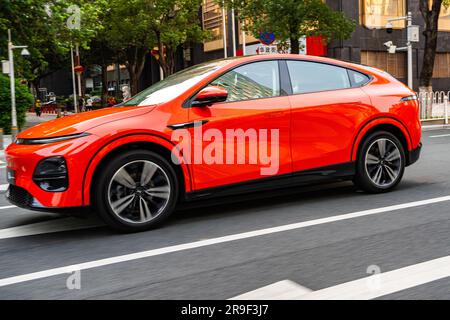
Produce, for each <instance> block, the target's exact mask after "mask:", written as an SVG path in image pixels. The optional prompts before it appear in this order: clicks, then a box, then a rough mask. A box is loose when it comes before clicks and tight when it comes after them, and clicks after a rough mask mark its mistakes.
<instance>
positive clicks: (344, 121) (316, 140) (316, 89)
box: [286, 60, 373, 172]
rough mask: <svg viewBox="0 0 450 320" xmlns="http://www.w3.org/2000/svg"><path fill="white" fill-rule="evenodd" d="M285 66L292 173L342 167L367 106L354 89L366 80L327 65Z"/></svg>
mask: <svg viewBox="0 0 450 320" xmlns="http://www.w3.org/2000/svg"><path fill="white" fill-rule="evenodd" d="M286 63H287V69H288V72H289V77H290V80H291V84H292V93H293V94H292V95H291V96H290V97H289V100H290V103H291V106H292V125H291V135H292V165H293V171H294V172H298V171H303V170H307V169H312V168H320V167H326V166H331V165H338V164H348V163H349V161H350V160H351V151H352V147H353V142H354V138H355V135H356V132H357V130H358V129H359V127H360V125H361V123H362V121H363V120H364V119H367V117H368V115H370V114H371V112H370V110H371V109H372V108H373V107H372V106H371V101H370V98H369V96H368V95H367V94H366V93H365V92H364V91H363V90H362V89H361V88H360V86H362V85H363V84H365V83H367V82H368V81H369V80H370V78H369V77H368V76H367V75H364V74H362V73H359V72H356V71H354V70H349V69H346V68H343V67H340V66H335V65H331V64H325V63H318V62H311V61H300V60H297V61H296V60H289V61H286Z"/></svg>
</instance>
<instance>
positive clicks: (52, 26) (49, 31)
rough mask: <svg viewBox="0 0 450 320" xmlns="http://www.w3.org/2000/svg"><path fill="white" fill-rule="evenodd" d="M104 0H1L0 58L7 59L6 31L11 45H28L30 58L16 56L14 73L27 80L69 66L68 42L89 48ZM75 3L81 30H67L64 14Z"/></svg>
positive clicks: (103, 8)
mask: <svg viewBox="0 0 450 320" xmlns="http://www.w3.org/2000/svg"><path fill="white" fill-rule="evenodd" d="M106 3H107V1H106V0H95V1H90V0H73V1H70V0H2V1H0V59H7V56H8V55H7V46H6V44H7V30H8V29H11V31H12V36H13V39H12V40H13V43H14V44H16V45H28V50H29V51H30V54H31V55H30V56H29V57H27V58H22V57H20V56H19V55H18V54H17V53H16V57H17V58H16V60H15V65H16V72H17V76H18V77H20V78H25V79H28V80H30V81H33V80H35V79H38V78H39V77H40V76H42V75H43V74H45V73H47V72H51V71H52V70H57V69H59V68H61V67H62V66H64V65H68V64H69V63H70V55H69V53H68V52H69V49H70V45H71V43H75V42H78V43H79V44H80V45H81V46H82V47H84V48H86V49H87V48H89V43H90V40H91V39H92V38H93V37H94V36H95V35H96V33H97V31H98V30H99V29H101V28H102V25H101V24H99V23H98V16H99V15H100V14H101V13H102V12H103V11H104V10H105V5H106ZM73 4H76V5H78V6H79V7H80V10H81V12H80V13H81V28H80V30H69V29H68V28H67V23H66V22H67V19H68V18H69V17H70V16H71V15H72V13H69V12H67V8H68V7H69V6H70V5H73Z"/></svg>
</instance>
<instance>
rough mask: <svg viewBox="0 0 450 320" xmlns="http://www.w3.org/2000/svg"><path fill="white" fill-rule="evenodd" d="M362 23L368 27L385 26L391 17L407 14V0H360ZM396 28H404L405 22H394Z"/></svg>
mask: <svg viewBox="0 0 450 320" xmlns="http://www.w3.org/2000/svg"><path fill="white" fill-rule="evenodd" d="M359 12H360V19H361V24H363V25H364V26H366V27H368V28H384V27H385V26H386V24H387V22H388V19H390V18H397V17H402V16H404V15H406V13H405V12H406V1H405V0H360V11H359ZM392 25H393V27H394V28H404V27H405V22H404V21H403V20H402V21H394V22H392Z"/></svg>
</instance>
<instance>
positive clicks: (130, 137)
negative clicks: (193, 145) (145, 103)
mask: <svg viewBox="0 0 450 320" xmlns="http://www.w3.org/2000/svg"><path fill="white" fill-rule="evenodd" d="M136 142H147V143H153V144H157V145H159V146H161V147H163V148H166V149H167V150H169V151H171V152H172V150H173V148H174V147H175V144H174V143H173V142H171V141H170V140H168V139H166V138H164V137H161V136H159V135H157V134H152V133H131V134H127V135H123V136H118V137H115V138H112V139H109V140H108V141H106V142H105V143H104V144H103V145H102V147H100V148H99V149H98V151H97V152H96V153H95V154H94V156H93V157H92V158H91V159H90V161H89V163H88V166H87V168H86V171H85V172H84V177H83V205H86V206H87V205H89V204H90V203H91V201H90V200H91V199H90V189H91V184H92V179H93V176H94V172H95V169H96V168H97V166H98V165H99V164H100V162H101V161H102V160H103V158H104V157H105V156H106V155H107V154H109V153H110V152H112V151H113V150H115V149H117V148H119V147H121V146H124V145H127V144H132V143H136ZM174 154H175V155H176V156H177V158H178V160H179V163H180V166H181V168H182V171H183V176H184V182H185V183H184V185H185V191H186V192H190V191H191V190H192V180H191V172H190V168H189V167H188V165H187V164H186V163H187V162H186V161H184V159H180V156H179V155H178V154H177V153H174Z"/></svg>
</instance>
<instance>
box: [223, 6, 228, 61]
mask: <svg viewBox="0 0 450 320" xmlns="http://www.w3.org/2000/svg"><path fill="white" fill-rule="evenodd" d="M222 33H223V57H224V58H228V53H227V25H226V16H225V2H222Z"/></svg>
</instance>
